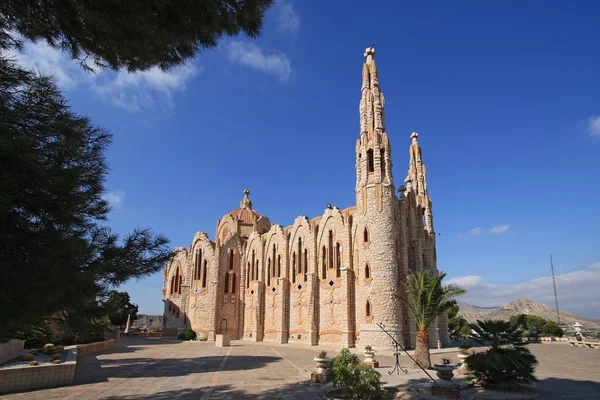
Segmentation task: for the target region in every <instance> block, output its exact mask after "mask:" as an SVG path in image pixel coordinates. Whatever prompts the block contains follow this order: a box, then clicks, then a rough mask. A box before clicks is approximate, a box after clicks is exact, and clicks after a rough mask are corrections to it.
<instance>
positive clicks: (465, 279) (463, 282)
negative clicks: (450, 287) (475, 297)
mask: <svg viewBox="0 0 600 400" xmlns="http://www.w3.org/2000/svg"><path fill="white" fill-rule="evenodd" d="M480 282H481V276H479V275H468V276H462V277H460V278H453V279H449V280H448V282H446V283H447V284H450V283H452V284H454V285H458V286H462V287H463V288H465V289H468V288H471V287H475V286H477V285H478V284H479V283H480Z"/></svg>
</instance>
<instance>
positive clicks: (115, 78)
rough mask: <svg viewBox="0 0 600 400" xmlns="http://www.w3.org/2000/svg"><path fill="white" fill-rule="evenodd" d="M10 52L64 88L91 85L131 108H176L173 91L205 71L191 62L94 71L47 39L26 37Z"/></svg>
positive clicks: (103, 94) (104, 94)
mask: <svg viewBox="0 0 600 400" xmlns="http://www.w3.org/2000/svg"><path fill="white" fill-rule="evenodd" d="M9 56H11V57H14V58H16V59H17V62H18V63H19V64H20V65H22V66H23V67H25V68H28V69H33V70H35V71H38V72H40V73H43V74H46V75H52V76H54V77H55V78H56V80H57V84H58V86H59V87H60V88H61V89H65V90H68V89H74V88H76V87H78V86H88V87H90V88H92V90H93V91H94V92H95V93H96V94H98V95H100V96H101V97H102V98H103V99H105V100H109V101H110V102H112V103H114V104H115V105H117V106H119V107H122V108H125V109H126V110H129V111H139V110H141V109H144V108H150V107H161V108H163V107H166V108H168V109H171V108H173V107H174V101H173V94H174V93H175V92H177V91H183V90H185V88H186V84H187V82H188V81H189V80H190V79H191V78H192V77H194V76H196V75H197V74H199V73H201V72H202V70H201V69H200V68H198V67H196V66H195V65H194V64H192V63H188V64H186V65H183V66H179V67H175V68H173V69H171V70H170V71H168V72H163V71H161V70H160V69H159V68H152V69H150V70H147V71H141V72H134V73H128V72H126V71H123V70H122V71H119V72H114V71H112V70H107V69H96V72H95V73H90V72H86V71H84V70H83V68H82V67H81V66H80V65H79V64H78V63H77V62H76V61H73V60H72V59H71V58H70V57H69V56H68V55H67V54H66V53H64V52H62V51H60V50H56V49H54V48H52V47H50V46H49V45H48V44H47V43H46V42H45V41H38V42H35V43H33V42H28V41H25V47H24V49H23V51H21V52H18V53H16V52H12V53H10V54H9Z"/></svg>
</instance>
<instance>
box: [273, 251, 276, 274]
mask: <svg viewBox="0 0 600 400" xmlns="http://www.w3.org/2000/svg"><path fill="white" fill-rule="evenodd" d="M275 252H276V250H275V245H273V278H275V276H276V275H275Z"/></svg>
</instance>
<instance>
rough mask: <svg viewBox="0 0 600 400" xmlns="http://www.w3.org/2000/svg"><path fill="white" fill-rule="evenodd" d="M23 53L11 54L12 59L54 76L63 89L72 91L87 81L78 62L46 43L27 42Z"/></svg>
mask: <svg viewBox="0 0 600 400" xmlns="http://www.w3.org/2000/svg"><path fill="white" fill-rule="evenodd" d="M25 43H26V44H25V47H24V49H23V51H22V52H10V53H9V54H8V56H9V57H11V58H16V60H17V62H18V63H19V64H20V65H21V66H23V67H24V68H27V69H31V70H34V71H37V72H40V73H42V74H45V75H52V76H54V77H55V78H56V80H57V84H58V85H59V86H60V87H61V88H62V89H72V88H74V87H75V86H77V85H78V84H79V83H80V82H81V81H83V80H85V78H86V75H89V74H86V73H85V72H84V71H83V70H82V69H81V67H80V66H79V65H78V64H77V62H76V61H73V60H71V59H70V58H69V57H67V56H66V55H65V53H63V52H61V51H60V50H56V49H54V48H52V47H50V45H48V44H47V43H46V42H45V41H43V40H40V41H38V42H29V41H25Z"/></svg>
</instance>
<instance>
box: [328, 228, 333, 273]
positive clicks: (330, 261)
mask: <svg viewBox="0 0 600 400" xmlns="http://www.w3.org/2000/svg"><path fill="white" fill-rule="evenodd" d="M328 246H329V247H328V249H329V268H333V231H329V244H328Z"/></svg>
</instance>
